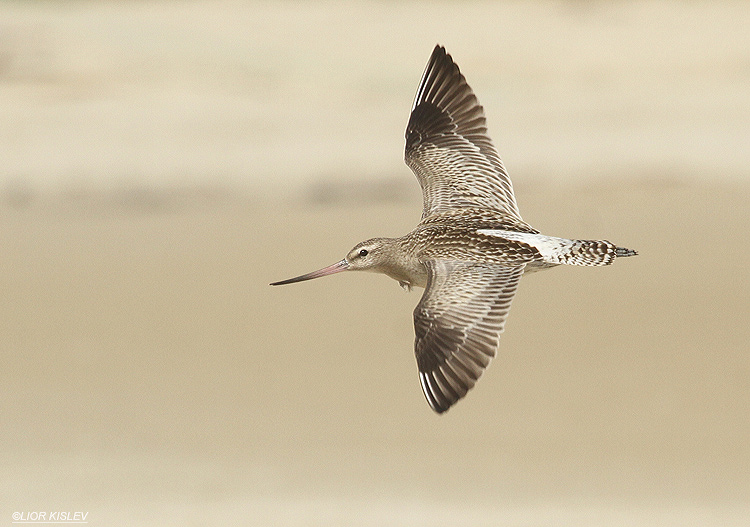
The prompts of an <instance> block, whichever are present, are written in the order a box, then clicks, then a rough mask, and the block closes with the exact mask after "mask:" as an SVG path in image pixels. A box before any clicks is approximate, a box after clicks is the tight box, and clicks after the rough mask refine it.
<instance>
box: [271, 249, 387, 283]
mask: <svg viewBox="0 0 750 527" xmlns="http://www.w3.org/2000/svg"><path fill="white" fill-rule="evenodd" d="M392 245H393V240H392V239H391V238H372V239H370V240H366V241H363V242H360V243H358V244H357V245H355V246H354V247H353V248H352V250H351V251H349V253H348V254H347V255H346V258H344V259H343V260H341V261H340V262H336V263H335V264H333V265H329V266H328V267H324V268H323V269H319V270H317V271H313V272H312V273H307V274H303V275H301V276H297V277H295V278H290V279H288V280H282V281H280V282H274V283H272V284H271V285H285V284H293V283H295V282H303V281H305V280H312V279H313V278H320V277H321V276H327V275H329V274H335V273H340V272H341V271H374V272H386V269H387V267H388V260H389V255H390V254H391V247H392Z"/></svg>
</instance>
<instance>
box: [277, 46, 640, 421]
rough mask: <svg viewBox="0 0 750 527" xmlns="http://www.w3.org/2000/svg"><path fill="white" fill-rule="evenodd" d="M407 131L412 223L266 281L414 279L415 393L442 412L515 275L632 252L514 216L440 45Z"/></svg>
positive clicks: (500, 313)
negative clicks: (413, 181) (415, 200)
mask: <svg viewBox="0 0 750 527" xmlns="http://www.w3.org/2000/svg"><path fill="white" fill-rule="evenodd" d="M405 137H406V147H405V155H404V159H405V162H406V165H407V166H409V168H411V170H412V171H413V172H414V174H415V176H416V178H417V180H418V182H419V184H420V186H421V188H422V197H423V200H422V201H423V202H422V217H421V220H420V222H419V223H418V225H417V226H416V227H415V228H414V230H412V231H411V232H409V233H408V234H406V235H404V236H401V237H399V238H372V239H369V240H366V241H363V242H360V243H358V244H357V245H355V246H354V247H353V248H352V249H351V250H350V251H349V253H348V254H347V255H346V257H345V258H344V259H342V260H341V261H339V262H337V263H334V264H333V265H330V266H328V267H324V268H323V269H320V270H318V271H313V272H311V273H307V274H303V275H301V276H297V277H295V278H290V279H288V280H282V281H279V282H274V283H272V284H270V285H274V286H279V285H284V284H292V283H296V282H302V281H305V280H311V279H313V278H319V277H322V276H327V275H332V274H334V273H339V272H342V271H371V272H376V273H383V274H385V275H387V276H389V277H390V278H393V279H394V280H397V281H398V283H399V284H400V285H401V286H402V287H403V288H404V289H406V290H408V291H410V290H411V289H412V288H413V287H420V288H424V293H423V294H422V297H421V299H420V300H419V303H418V304H417V306H416V308H415V309H414V333H415V340H414V352H415V355H416V359H417V369H418V370H419V380H420V384H421V387H422V391H423V392H424V395H425V397H426V399H427V402H428V404H429V405H430V407H431V408H432V409H433V410H434V411H435V412H436V413H438V414H442V413H444V412H446V411H447V410H448V409H449V408H451V407H452V406H453V405H454V404H455V403H456V402H458V401H459V400H460V399H462V398H463V397H464V396H465V395H466V394H467V393H468V392H469V390H471V389H472V388H473V387H474V385H475V384H476V382H477V381H478V380H479V378H480V377H481V376H482V374H483V373H484V371H485V369H486V368H487V366H488V365H489V364H490V361H491V360H492V359H493V358H494V357H495V355H496V354H497V351H498V348H499V344H500V334H501V333H502V332H503V331H504V330H505V322H506V319H507V317H508V311H509V310H510V305H511V302H512V300H513V297H514V295H515V294H516V290H517V288H518V283H519V281H520V279H521V277H522V276H523V275H524V274H525V273H529V272H534V271H539V270H542V269H548V268H551V267H555V266H558V265H579V266H600V265H609V264H611V263H612V262H614V261H615V259H617V258H622V257H627V256H635V255H636V254H638V253H637V252H636V251H634V250H631V249H626V248H624V247H618V246H617V245H615V244H613V243H610V242H609V241H606V240H579V239H567V238H558V237H553V236H547V235H544V234H541V233H540V231H538V230H536V229H535V228H533V227H532V226H530V225H529V224H528V223H526V222H525V221H524V220H523V219H522V218H521V214H520V212H519V210H518V205H517V203H516V197H515V194H514V192H513V185H512V183H511V180H510V177H509V176H508V172H507V171H506V169H505V166H504V165H503V162H502V161H501V159H500V156H499V154H498V152H497V150H496V148H495V146H494V145H493V143H492V140H491V139H490V137H489V135H488V134H487V124H486V118H485V113H484V109H483V107H482V106H481V105H480V104H479V101H478V99H477V97H476V95H475V94H474V92H473V91H472V89H471V88H470V87H469V85H468V83H467V82H466V78H465V77H464V75H463V74H462V73H461V71H460V69H459V67H458V65H457V64H456V63H455V62H454V61H453V58H452V57H451V55H450V54H448V53H447V52H446V50H445V48H444V47H443V46H441V45H439V44H438V45H437V46H435V48H434V50H433V52H432V55H431V56H430V59H429V61H428V63H427V66H426V68H425V70H424V73H423V74H422V78H421V80H420V83H419V87H418V89H417V93H416V96H415V98H414V103H413V105H412V108H411V114H410V116H409V121H408V124H407V127H406V134H405Z"/></svg>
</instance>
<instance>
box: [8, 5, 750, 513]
mask: <svg viewBox="0 0 750 527" xmlns="http://www.w3.org/2000/svg"><path fill="white" fill-rule="evenodd" d="M747 27H750V9H749V8H748V7H747V6H746V4H745V3H742V2H722V3H708V2H686V3H680V2H664V3H661V2H636V3H622V4H614V5H611V4H608V3H603V2H592V3H588V2H557V3H556V2H550V3H547V2H531V1H530V2H514V3H509V4H498V5H496V4H490V3H461V4H460V6H454V5H451V4H448V3H434V4H429V7H424V4H416V3H414V4H411V3H406V4H402V3H390V2H380V3H350V4H345V5H339V4H337V3H233V2H223V3H209V2H164V3H147V2H142V3H132V2H128V3H122V4H120V3H101V2H97V3H94V2H90V3H85V2H81V3H66V4H62V3H53V2H49V3H44V2H34V3H26V2H14V3H3V4H0V160H2V163H0V371H1V372H2V375H3V382H2V383H1V384H0V421H1V425H0V454H1V455H2V464H0V525H5V524H7V525H11V522H12V514H13V513H14V512H18V511H21V512H24V511H84V512H88V518H87V519H88V521H89V525H97V526H98V525H101V526H104V525H107V526H117V525H123V526H125V525H127V526H131V525H139V526H141V525H142V526H169V525H175V526H177V525H180V526H182V525H195V526H213V525H217V526H218V525H228V524H231V525H264V526H265V525H280V526H281V525H284V526H287V525H291V526H295V525H301V526H307V525H319V526H331V525H342V526H343V525H346V526H350V525H354V526H359V525H363V526H370V525H372V526H375V525H378V526H379V525H404V526H406V525H409V526H414V525H430V526H433V525H446V526H447V525H451V526H452V525H471V526H482V525H487V526H489V525H513V526H517V525H518V526H542V525H543V526H547V525H549V526H558V525H571V526H572V525H576V526H579V525H592V526H593V525H596V526H599V525H623V526H624V525H659V526H663V525H674V526H684V525H695V526H699V525H700V526H703V525H717V526H719V525H721V526H726V525H737V526H740V525H747V524H748V523H750V498H748V496H750V447H749V446H748V445H750V354H748V342H750V325H748V320H749V319H750V280H749V279H748V272H747V261H748V260H750V244H748V243H747V239H748V225H749V222H748V219H749V218H748V204H749V203H750V172H749V171H748V169H747V167H748V166H750V148H748V147H747V145H748V130H749V129H750V97H748V93H749V92H748V87H749V86H750V37H749V36H748V34H747ZM436 42H441V43H444V44H446V45H447V46H448V50H449V51H450V52H451V53H452V54H453V55H454V57H455V58H456V60H457V62H458V63H459V64H460V65H461V67H462V69H463V71H464V72H465V73H466V74H467V77H468V80H469V82H470V84H471V85H472V86H473V87H474V88H475V90H476V91H477V93H478V96H479V98H480V100H481V101H482V103H483V104H484V106H485V108H486V109H487V114H488V117H489V125H490V132H491V134H492V136H493V137H494V138H495V140H496V143H497V144H498V146H499V148H500V151H501V154H502V155H503V158H504V160H505V161H506V165H507V166H508V167H509V170H510V172H511V175H512V176H513V178H514V182H515V186H516V190H517V194H518V199H519V204H520V207H521V211H522V213H523V215H524V218H525V219H526V220H527V221H529V222H530V223H531V224H532V225H534V226H535V227H537V228H539V229H541V230H542V231H543V232H545V233H548V234H552V235H559V236H579V237H585V238H597V237H602V238H607V239H610V240H612V241H615V242H617V243H618V244H621V245H624V246H626V247H632V248H634V249H637V250H639V251H640V253H641V254H640V256H638V257H637V258H630V259H627V260H622V261H618V262H617V263H616V265H614V266H612V267H608V268H598V269H580V268H559V269H554V270H551V271H548V272H545V273H539V274H536V275H532V276H530V277H527V278H525V279H524V280H523V281H522V282H521V287H520V290H519V293H518V295H517V297H516V299H515V301H514V305H513V309H512V311H511V315H510V318H509V321H508V325H507V331H506V333H505V334H504V336H503V339H502V350H501V353H500V355H499V356H498V357H497V359H495V361H494V362H493V364H492V366H491V367H490V369H489V370H488V371H487V373H486V374H485V376H484V377H483V379H482V381H481V382H480V383H479V384H478V386H477V387H476V389H475V390H473V391H472V392H471V394H470V395H469V396H468V397H467V399H465V400H464V401H462V402H461V403H459V404H458V405H457V406H456V407H455V408H453V409H452V410H451V411H450V412H448V413H447V414H446V415H444V416H440V417H438V416H436V415H435V414H433V413H432V411H431V410H430V409H429V407H428V406H427V404H426V402H425V401H424V397H423V395H422V393H421V390H420V388H419V382H418V379H417V374H416V365H415V361H414V357H413V352H412V339H413V329H412V326H411V312H412V310H413V308H414V305H415V304H416V302H417V301H418V298H419V294H420V293H419V292H415V293H412V294H408V295H407V294H404V293H402V292H401V290H400V288H399V287H398V285H397V284H396V283H395V282H393V281H390V280H388V279H387V278H384V277H382V276H375V275H370V274H354V273H347V274H344V275H339V276H336V277H331V278H328V279H322V280H319V281H313V282H308V283H305V284H297V285H295V286H289V287H284V288H271V287H269V286H268V285H267V284H268V283H269V282H271V281H274V280H279V279H283V278H287V277H290V276H294V275H297V274H300V273H303V272H306V271H310V270H313V269H317V268H319V267H322V266H324V265H328V264H330V263H333V262H334V261H337V260H339V259H340V258H341V257H343V255H344V254H345V252H346V251H348V249H349V248H350V247H351V246H352V245H354V244H355V243H356V242H358V241H360V240H362V239H365V238H368V237H371V236H375V235H384V236H395V235H400V234H402V233H404V232H406V231H407V230H409V229H411V228H412V226H413V225H414V224H415V223H416V222H417V221H418V218H419V214H420V206H421V196H420V194H419V191H418V187H417V184H416V182H415V181H414V180H413V176H412V175H411V173H410V172H409V170H408V169H407V168H406V167H405V166H404V165H403V164H402V161H401V158H402V149H403V128H404V126H405V123H406V120H407V118H408V109H409V106H410V104H411V99H412V97H413V94H414V91H415V89H416V85H417V82H418V80H419V76H420V74H421V72H422V68H423V67H424V63H425V62H426V60H427V58H428V56H429V53H430V51H431V49H432V46H433V45H434V44H435V43H436Z"/></svg>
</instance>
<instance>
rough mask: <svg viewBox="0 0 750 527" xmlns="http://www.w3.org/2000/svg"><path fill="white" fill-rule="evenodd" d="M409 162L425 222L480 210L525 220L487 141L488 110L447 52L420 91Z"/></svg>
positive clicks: (432, 65)
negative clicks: (446, 214)
mask: <svg viewBox="0 0 750 527" xmlns="http://www.w3.org/2000/svg"><path fill="white" fill-rule="evenodd" d="M405 161H406V164H407V165H408V166H409V168H411V169H412V170H413V171H414V174H415V175H416V176H417V179H418V180H419V184H420V185H421V186H422V195H423V210H422V218H426V217H427V216H429V215H431V214H433V213H435V212H439V211H442V210H445V209H450V208H457V207H461V208H463V207H480V208H490V209H494V210H498V211H502V212H505V213H507V214H510V215H512V216H515V217H516V218H518V219H519V220H520V219H521V214H520V213H519V212H518V206H517V205H516V198H515V196H514V194H513V185H512V184H511V182H510V178H509V177H508V174H507V172H506V171H505V167H504V166H503V162H502V161H501V160H500V156H499V155H498V153H497V150H496V149H495V147H494V145H493V144H492V140H491V139H490V138H489V136H488V135H487V125H486V121H485V118H484V110H483V109H482V106H480V104H479V102H478V101H477V98H476V96H475V95H474V92H472V91H471V88H470V87H469V85H468V84H467V83H466V79H465V78H464V76H463V75H462V74H461V72H460V71H459V69H458V66H457V65H456V64H455V63H454V62H453V59H452V58H451V56H450V55H448V54H447V53H446V51H445V48H443V47H442V46H436V47H435V50H434V51H433V52H432V56H431V57H430V61H429V62H428V63H427V68H425V71H424V74H423V75H422V80H421V82H420V83H419V88H418V89H417V95H416V97H415V99H414V105H413V106H412V111H411V116H410V118H409V124H408V125H407V127H406V153H405Z"/></svg>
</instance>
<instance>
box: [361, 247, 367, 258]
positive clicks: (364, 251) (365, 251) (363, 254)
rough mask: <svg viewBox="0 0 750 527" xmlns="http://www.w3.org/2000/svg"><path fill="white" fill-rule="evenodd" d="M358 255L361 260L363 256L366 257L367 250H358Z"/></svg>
mask: <svg viewBox="0 0 750 527" xmlns="http://www.w3.org/2000/svg"><path fill="white" fill-rule="evenodd" d="M359 255H360V256H361V257H362V258H364V257H365V256H367V249H362V250H360V251H359Z"/></svg>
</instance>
